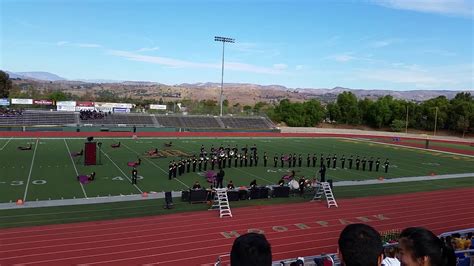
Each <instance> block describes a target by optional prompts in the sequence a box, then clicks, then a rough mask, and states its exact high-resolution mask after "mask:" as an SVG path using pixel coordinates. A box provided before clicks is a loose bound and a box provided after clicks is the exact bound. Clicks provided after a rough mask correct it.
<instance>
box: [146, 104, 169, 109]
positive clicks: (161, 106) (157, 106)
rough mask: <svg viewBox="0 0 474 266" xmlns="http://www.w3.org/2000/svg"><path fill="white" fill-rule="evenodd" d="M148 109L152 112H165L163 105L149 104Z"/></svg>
mask: <svg viewBox="0 0 474 266" xmlns="http://www.w3.org/2000/svg"><path fill="white" fill-rule="evenodd" d="M150 109H153V110H166V105H165V104H150Z"/></svg>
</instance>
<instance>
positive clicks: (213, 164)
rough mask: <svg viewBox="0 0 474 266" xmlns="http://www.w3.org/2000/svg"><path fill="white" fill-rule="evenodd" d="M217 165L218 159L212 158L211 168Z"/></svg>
mask: <svg viewBox="0 0 474 266" xmlns="http://www.w3.org/2000/svg"><path fill="white" fill-rule="evenodd" d="M215 165H216V161H215V160H214V157H212V158H211V170H214V166H215Z"/></svg>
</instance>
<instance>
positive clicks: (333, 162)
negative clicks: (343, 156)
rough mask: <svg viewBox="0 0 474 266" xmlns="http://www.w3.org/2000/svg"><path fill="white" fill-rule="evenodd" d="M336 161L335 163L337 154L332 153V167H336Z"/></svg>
mask: <svg viewBox="0 0 474 266" xmlns="http://www.w3.org/2000/svg"><path fill="white" fill-rule="evenodd" d="M336 163H337V156H336V154H334V156H333V157H332V168H334V169H336Z"/></svg>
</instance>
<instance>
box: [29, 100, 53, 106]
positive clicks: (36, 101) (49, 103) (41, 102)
mask: <svg viewBox="0 0 474 266" xmlns="http://www.w3.org/2000/svg"><path fill="white" fill-rule="evenodd" d="M33 103H34V104H38V105H53V104H54V102H53V101H52V100H33Z"/></svg>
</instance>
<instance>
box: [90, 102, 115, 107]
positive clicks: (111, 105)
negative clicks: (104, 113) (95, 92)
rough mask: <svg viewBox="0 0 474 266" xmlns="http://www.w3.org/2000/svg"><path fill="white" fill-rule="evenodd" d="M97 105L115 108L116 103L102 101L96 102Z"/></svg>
mask: <svg viewBox="0 0 474 266" xmlns="http://www.w3.org/2000/svg"><path fill="white" fill-rule="evenodd" d="M94 106H95V107H104V108H114V107H115V103H102V102H95V103H94Z"/></svg>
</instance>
